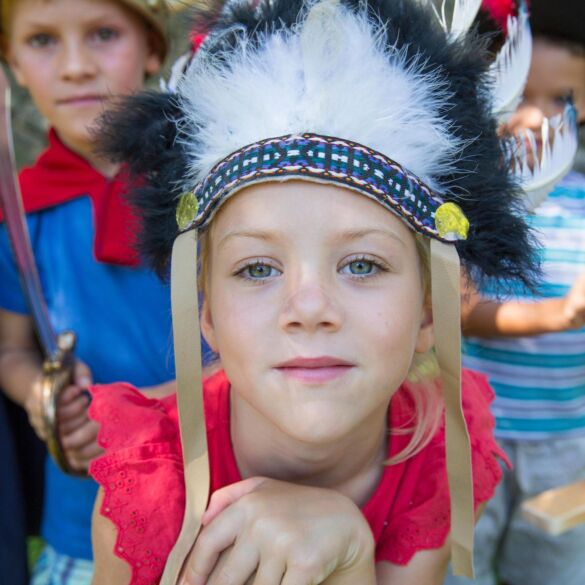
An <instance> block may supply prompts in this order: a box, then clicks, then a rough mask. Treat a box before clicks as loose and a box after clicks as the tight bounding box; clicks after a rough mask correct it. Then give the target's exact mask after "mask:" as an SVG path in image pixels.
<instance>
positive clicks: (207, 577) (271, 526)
mask: <svg viewBox="0 0 585 585" xmlns="http://www.w3.org/2000/svg"><path fill="white" fill-rule="evenodd" d="M337 574H343V575H348V577H349V576H350V575H355V578H356V579H357V580H353V581H350V580H348V581H347V582H348V583H349V582H354V583H358V582H359V583H360V585H367V583H369V582H371V583H375V580H374V542H373V537H372V533H371V531H370V527H369V525H368V523H367V522H366V520H365V518H364V517H363V515H362V513H361V512H360V510H359V508H358V507H357V506H356V505H355V504H354V503H353V502H352V501H351V500H350V499H349V498H346V497H345V496H343V495H341V494H340V493H338V492H335V491H333V490H328V489H323V488H312V487H305V486H299V485H294V484H289V483H286V482H281V481H276V480H271V479H265V478H252V479H248V480H246V481H243V482H239V483H237V484H234V485H232V486H228V487H226V488H224V489H222V490H219V491H218V492H216V493H215V494H214V495H213V496H212V498H211V502H210V505H209V510H208V512H206V514H205V515H204V518H203V529H202V531H201V533H200V535H199V537H198V539H197V541H196V543H195V546H194V547H193V550H192V551H191V554H190V555H189V557H188V559H187V561H186V563H185V568H184V571H183V577H182V581H181V585H220V584H222V585H245V584H246V583H248V581H249V579H250V578H251V577H253V576H255V578H254V579H253V581H250V583H251V582H253V583H254V584H255V585H281V584H282V585H313V584H315V585H317V584H318V583H324V582H325V581H326V580H327V579H328V577H330V576H332V575H337ZM358 574H359V575H361V576H365V578H358V577H357V575H358ZM344 582H345V581H344Z"/></svg>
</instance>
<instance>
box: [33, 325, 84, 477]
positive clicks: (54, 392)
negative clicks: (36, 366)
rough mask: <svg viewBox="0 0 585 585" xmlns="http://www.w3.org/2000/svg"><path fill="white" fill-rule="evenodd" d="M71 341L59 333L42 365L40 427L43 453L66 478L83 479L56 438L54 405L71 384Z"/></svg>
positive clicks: (69, 334) (69, 336)
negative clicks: (41, 429)
mask: <svg viewBox="0 0 585 585" xmlns="http://www.w3.org/2000/svg"><path fill="white" fill-rule="evenodd" d="M75 340H76V338H75V333H73V332H72V331H65V332H63V333H61V334H60V335H59V336H58V338H57V351H56V352H55V354H54V355H53V356H51V357H50V358H47V359H46V360H45V362H44V363H43V380H42V411H43V423H44V427H45V429H44V430H45V436H46V441H47V449H48V451H49V454H50V455H51V457H52V458H53V460H54V461H55V463H56V464H57V466H58V467H59V469H61V471H63V472H64V473H67V474H68V475H74V476H80V477H87V474H86V473H85V472H83V471H79V470H77V469H73V467H71V465H70V463H69V461H68V460H67V456H66V455H65V451H64V449H63V445H62V444H61V439H60V436H59V414H58V403H59V398H60V396H61V392H63V390H64V389H65V388H67V386H70V385H71V384H72V383H73V376H74V367H75V356H74V353H73V352H74V349H75Z"/></svg>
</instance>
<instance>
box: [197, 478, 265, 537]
mask: <svg viewBox="0 0 585 585" xmlns="http://www.w3.org/2000/svg"><path fill="white" fill-rule="evenodd" d="M265 482H266V478H265V477H250V478H249V479H245V480H243V481H239V482H238V483H233V484H231V485H228V486H226V487H224V488H222V489H220V490H217V491H216V492H214V493H213V495H212V496H211V500H210V501H209V506H208V507H207V510H206V511H205V514H203V517H202V519H201V522H202V524H203V526H207V525H208V524H210V523H211V521H212V520H213V519H214V518H215V517H216V516H218V515H219V514H220V513H221V512H223V511H224V510H225V509H226V508H227V507H229V506H231V505H232V504H235V503H236V502H237V501H238V500H239V499H240V498H243V497H244V496H245V495H247V494H249V493H251V492H253V491H255V490H257V489H258V488H259V487H260V486H261V485H262V484H263V483H265Z"/></svg>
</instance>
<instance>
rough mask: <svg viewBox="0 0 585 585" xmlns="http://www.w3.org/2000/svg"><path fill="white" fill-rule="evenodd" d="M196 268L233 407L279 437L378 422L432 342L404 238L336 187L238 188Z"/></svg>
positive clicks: (398, 227) (364, 202) (323, 439)
mask: <svg viewBox="0 0 585 585" xmlns="http://www.w3.org/2000/svg"><path fill="white" fill-rule="evenodd" d="M207 268H208V287H207V289H208V292H209V298H210V301H209V302H207V301H206V302H205V303H204V308H203V311H202V328H203V332H204V335H205V336H206V338H207V340H208V342H209V343H210V345H211V346H212V347H213V348H214V349H216V350H218V351H219V354H220V358H221V362H222V366H223V367H224V368H225V371H226V373H227V375H228V378H229V379H230V381H231V383H232V385H233V389H234V397H235V398H234V400H237V401H239V404H245V405H246V406H245V410H246V411H250V410H251V411H253V412H255V413H257V414H256V416H257V417H258V419H257V420H260V421H262V422H261V423H259V424H263V425H264V429H265V430H266V428H267V427H268V428H269V429H272V430H273V431H274V432H276V435H278V436H280V437H282V436H285V437H288V438H289V439H290V438H292V439H293V440H295V441H301V442H303V443H307V444H309V443H310V444H323V443H328V444H330V443H331V442H332V441H337V440H341V439H342V438H343V437H347V436H348V435H350V436H351V433H353V432H356V431H358V430H359V429H361V430H362V431H363V430H364V428H365V429H367V428H368V425H372V424H375V423H376V422H377V423H380V421H381V420H384V418H385V413H386V407H387V405H388V401H389V400H390V397H391V396H392V394H393V392H394V391H395V390H396V389H397V388H398V387H399V385H400V384H401V383H402V382H403V380H404V379H405V377H406V376H407V373H408V371H409V367H410V364H411V360H412V357H413V355H414V352H415V351H417V350H418V351H426V350H428V349H429V347H430V344H431V343H432V325H431V324H430V322H429V314H428V312H427V311H426V310H425V309H424V307H423V305H424V303H423V290H422V282H421V281H422V278H421V268H420V261H419V257H418V252H417V249H416V243H415V239H414V237H413V234H412V231H411V230H410V229H409V228H408V227H407V226H406V225H405V224H404V223H403V222H402V221H401V220H400V219H398V218H397V217H395V216H394V215H393V214H392V213H390V212H388V211H387V210H386V209H384V208H383V207H382V206H381V205H379V204H378V203H376V202H373V201H370V200H368V199H367V198H366V197H364V196H362V195H358V194H355V193H352V192H351V191H348V190H347V189H344V188H342V187H336V186H332V185H320V184H313V183H308V182H302V181H291V182H285V183H280V184H279V183H266V184H264V185H257V186H254V187H250V188H248V189H246V192H245V194H238V195H236V196H235V197H234V198H233V199H232V200H230V201H229V202H228V203H226V205H225V206H224V207H223V209H222V211H221V212H220V213H219V215H218V216H217V217H216V218H215V219H214V220H213V224H212V227H211V243H210V250H209V265H208V267H207ZM295 360H296V361H295ZM299 360H304V361H299Z"/></svg>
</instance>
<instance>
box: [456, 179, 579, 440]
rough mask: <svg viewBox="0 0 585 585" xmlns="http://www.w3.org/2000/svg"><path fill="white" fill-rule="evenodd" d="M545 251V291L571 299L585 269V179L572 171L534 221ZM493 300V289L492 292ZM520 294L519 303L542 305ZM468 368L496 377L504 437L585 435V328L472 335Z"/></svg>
mask: <svg viewBox="0 0 585 585" xmlns="http://www.w3.org/2000/svg"><path fill="white" fill-rule="evenodd" d="M529 221H530V223H531V224H532V225H533V227H534V228H535V230H536V234H537V236H538V238H539V240H540V243H541V244H542V246H543V250H542V252H541V253H542V261H543V262H542V265H543V272H544V278H543V283H542V286H541V287H540V290H539V294H540V295H541V297H544V298H553V297H561V296H564V295H565V294H566V293H567V292H568V291H569V289H570V288H571V285H572V284H573V282H574V280H575V278H576V277H577V276H578V275H579V274H581V273H582V272H585V176H584V175H580V174H578V173H575V172H573V173H571V174H570V175H568V176H567V177H566V178H565V180H564V181H563V182H562V183H561V184H560V185H559V186H558V187H557V189H556V190H555V191H553V193H551V195H549V197H548V199H547V200H546V202H545V203H543V204H542V206H541V207H539V208H538V209H537V210H536V213H535V215H534V216H531V218H530V219H529ZM483 294H485V296H487V297H489V296H491V295H492V294H493V291H490V290H484V291H483ZM541 297H537V298H535V297H534V296H533V295H531V294H530V293H527V292H526V291H517V296H516V297H515V298H517V299H519V300H527V301H530V300H539V298H541ZM463 353H464V356H463V363H464V365H465V366H466V367H468V368H471V369H474V370H478V371H480V372H483V373H485V374H487V375H488V376H489V379H490V382H491V384H492V386H493V388H494V390H495V392H496V400H495V401H494V404H493V409H492V411H493V413H494V416H495V418H496V436H498V437H500V438H508V439H525V440H530V439H534V440H537V439H544V438H550V437H564V436H567V437H568V436H585V328H583V329H580V330H578V331H567V332H563V333H554V334H548V335H538V336H534V337H520V338H491V339H479V338H467V339H465V340H464V343H463Z"/></svg>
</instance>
